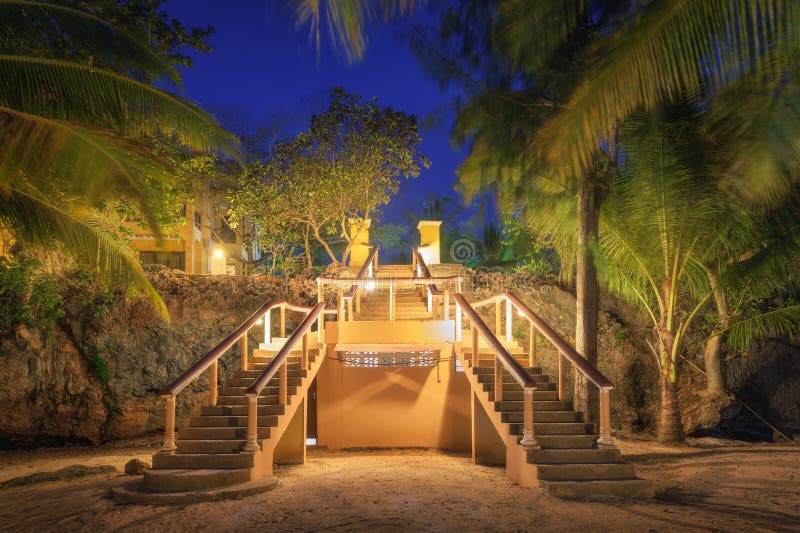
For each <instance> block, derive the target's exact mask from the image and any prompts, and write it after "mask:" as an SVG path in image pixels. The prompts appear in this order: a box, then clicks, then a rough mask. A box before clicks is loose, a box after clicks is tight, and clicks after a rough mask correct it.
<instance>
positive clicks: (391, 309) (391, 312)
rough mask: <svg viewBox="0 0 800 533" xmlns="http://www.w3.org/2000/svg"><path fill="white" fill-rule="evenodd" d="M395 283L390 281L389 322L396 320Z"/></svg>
mask: <svg viewBox="0 0 800 533" xmlns="http://www.w3.org/2000/svg"><path fill="white" fill-rule="evenodd" d="M394 308H395V301H394V283H392V282H391V281H389V320H394Z"/></svg>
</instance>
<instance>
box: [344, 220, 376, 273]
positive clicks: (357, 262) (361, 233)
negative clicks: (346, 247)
mask: <svg viewBox="0 0 800 533" xmlns="http://www.w3.org/2000/svg"><path fill="white" fill-rule="evenodd" d="M371 224H372V220H371V219H367V220H366V222H365V223H364V224H362V223H361V221H360V220H351V221H350V239H351V240H352V241H353V245H352V246H351V247H350V259H349V260H348V263H347V264H348V265H351V266H361V265H363V264H364V263H365V262H366V261H367V257H368V256H369V252H370V249H371V248H370V245H369V227H370V225H371Z"/></svg>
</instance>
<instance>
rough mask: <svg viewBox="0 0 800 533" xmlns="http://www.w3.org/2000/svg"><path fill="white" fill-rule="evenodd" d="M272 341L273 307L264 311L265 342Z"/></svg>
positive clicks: (269, 342)
mask: <svg viewBox="0 0 800 533" xmlns="http://www.w3.org/2000/svg"><path fill="white" fill-rule="evenodd" d="M271 343H272V309H267V312H266V313H264V344H271Z"/></svg>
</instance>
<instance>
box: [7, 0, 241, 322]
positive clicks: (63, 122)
mask: <svg viewBox="0 0 800 533" xmlns="http://www.w3.org/2000/svg"><path fill="white" fill-rule="evenodd" d="M0 19H1V20H3V25H2V29H0V32H1V33H2V35H1V38H0V42H2V43H4V45H3V47H4V52H5V53H4V55H0V131H2V135H0V147H2V149H0V182H2V183H3V187H2V192H0V224H1V225H2V226H3V228H4V229H10V230H11V231H12V232H13V233H14V235H15V236H16V237H18V238H22V239H25V240H26V241H28V242H30V243H34V244H38V245H42V246H47V245H48V244H49V243H50V242H52V240H53V239H55V240H57V241H60V242H61V243H62V244H63V245H64V246H65V247H66V248H67V249H68V250H70V251H71V252H73V253H74V254H75V255H76V256H77V257H79V258H81V259H83V260H84V261H86V262H87V263H89V264H90V265H93V266H94V267H95V268H96V269H97V270H98V271H99V273H101V274H102V275H105V276H108V277H110V278H112V279H114V280H115V281H120V282H123V283H126V284H127V285H128V286H130V287H135V288H138V289H141V290H144V291H145V292H146V293H147V294H148V295H150V297H151V298H152V300H153V301H154V302H155V303H156V305H157V307H158V308H159V309H160V311H161V312H162V314H164V315H165V313H166V310H165V308H164V306H163V302H161V299H160V298H159V296H158V294H157V293H156V292H155V290H154V289H153V288H152V286H151V285H150V283H149V282H148V281H147V279H146V277H145V276H144V273H143V272H142V270H141V267H140V266H139V265H138V262H137V261H136V260H135V258H134V257H133V256H132V255H131V254H130V252H129V251H128V250H125V249H124V248H122V247H120V246H119V245H118V243H116V242H115V240H114V238H113V236H112V235H111V234H110V233H109V232H108V230H107V229H106V228H105V227H104V226H103V225H102V224H101V223H99V222H98V221H97V220H96V219H95V218H93V217H92V216H91V215H90V208H91V206H92V202H94V201H95V200H97V199H98V198H100V197H102V196H105V195H108V194H119V195H121V196H125V197H128V198H131V199H133V201H135V202H136V203H137V204H138V206H139V208H140V209H141V212H142V213H143V214H144V216H145V218H147V219H148V220H149V222H150V223H151V225H152V227H154V228H158V224H157V223H156V221H155V217H154V215H153V211H152V209H151V207H150V206H151V202H152V199H151V197H150V194H151V191H149V190H148V187H147V181H146V177H147V176H148V175H152V174H154V173H157V172H163V171H164V167H163V166H162V165H161V164H160V163H159V162H158V160H157V159H156V158H154V157H153V156H152V152H151V151H150V149H149V148H148V147H147V146H146V145H144V144H143V143H141V142H140V141H138V140H137V139H136V137H137V136H139V135H140V134H142V133H144V132H147V131H157V132H160V133H162V134H165V135H175V136H176V137H177V138H178V139H180V140H181V142H183V143H185V144H186V145H187V146H190V147H192V148H194V149H198V150H223V151H229V152H232V151H233V147H234V146H235V141H234V139H233V137H232V136H230V135H229V134H227V133H226V132H224V131H223V130H222V129H221V128H220V127H219V126H218V125H217V124H216V123H215V122H214V121H213V119H211V118H210V117H209V116H208V115H207V114H205V113H204V112H203V111H201V110H200V109H199V108H197V107H195V106H193V105H191V104H189V103H187V102H185V101H184V100H182V99H180V98H178V97H176V96H174V95H172V94H169V93H167V92H165V91H162V90H160V89H156V88H155V87H152V86H151V85H149V84H147V83H143V82H141V81H137V80H135V79H133V78H132V77H129V76H127V75H125V74H120V73H117V72H115V71H113V70H110V69H107V68H97V67H95V66H92V64H99V65H125V66H126V67H129V68H126V73H128V72H133V71H137V72H141V73H146V75H147V76H148V77H151V78H152V79H158V78H168V79H172V80H174V81H178V76H177V74H176V72H175V71H174V70H173V69H172V68H171V65H170V64H169V63H168V62H167V61H165V59H164V57H163V56H162V55H161V54H159V52H158V51H156V50H154V49H153V48H152V47H151V46H150V45H149V44H148V43H147V42H143V41H141V40H140V39H139V38H138V37H137V36H134V35H132V34H130V33H128V32H127V31H124V30H122V29H120V28H118V27H116V26H114V25H112V24H110V23H109V22H107V21H106V20H104V19H103V18H101V17H99V16H97V15H96V14H95V13H92V12H90V11H88V10H84V9H80V8H72V7H67V6H64V5H59V4H53V3H45V2H23V1H15V0H8V1H4V2H2V3H0ZM58 43H70V46H72V45H73V44H74V46H75V47H76V48H75V49H73V48H66V49H64V48H59V47H58V46H56V44H58ZM80 49H83V50H92V51H93V55H92V57H91V58H90V59H91V60H92V64H89V63H87V62H84V61H83V60H82V57H81V55H80V53H79V52H78V51H76V50H80ZM54 56H55V57H54ZM67 199H71V201H67Z"/></svg>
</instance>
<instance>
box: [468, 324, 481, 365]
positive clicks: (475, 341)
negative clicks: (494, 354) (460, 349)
mask: <svg viewBox="0 0 800 533" xmlns="http://www.w3.org/2000/svg"><path fill="white" fill-rule="evenodd" d="M469 329H470V332H471V333H472V367H473V368H476V367H477V366H478V364H479V363H480V350H479V341H480V337H479V336H478V328H476V327H475V324H474V323H470V325H469Z"/></svg>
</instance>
